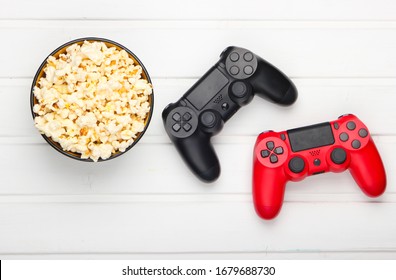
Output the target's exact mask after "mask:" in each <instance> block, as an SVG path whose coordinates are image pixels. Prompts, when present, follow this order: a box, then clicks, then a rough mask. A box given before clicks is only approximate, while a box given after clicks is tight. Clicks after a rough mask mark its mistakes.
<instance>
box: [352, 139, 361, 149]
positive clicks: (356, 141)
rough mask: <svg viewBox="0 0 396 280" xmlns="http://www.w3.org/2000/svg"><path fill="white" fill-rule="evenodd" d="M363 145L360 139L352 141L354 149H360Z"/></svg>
mask: <svg viewBox="0 0 396 280" xmlns="http://www.w3.org/2000/svg"><path fill="white" fill-rule="evenodd" d="M360 146H361V144H360V141H359V140H353V141H352V148H354V149H359V148H360Z"/></svg>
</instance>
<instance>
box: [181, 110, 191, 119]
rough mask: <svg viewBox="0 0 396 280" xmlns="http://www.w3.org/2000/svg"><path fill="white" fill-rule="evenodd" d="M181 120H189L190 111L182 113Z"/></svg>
mask: <svg viewBox="0 0 396 280" xmlns="http://www.w3.org/2000/svg"><path fill="white" fill-rule="evenodd" d="M183 120H185V121H189V120H191V114H190V113H188V112H187V113H185V114H184V115H183Z"/></svg>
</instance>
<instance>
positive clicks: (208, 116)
mask: <svg viewBox="0 0 396 280" xmlns="http://www.w3.org/2000/svg"><path fill="white" fill-rule="evenodd" d="M200 119H201V123H202V124H203V125H204V126H206V127H213V126H214V125H215V123H216V116H215V114H214V113H213V112H210V111H206V112H203V114H202V115H201V117H200Z"/></svg>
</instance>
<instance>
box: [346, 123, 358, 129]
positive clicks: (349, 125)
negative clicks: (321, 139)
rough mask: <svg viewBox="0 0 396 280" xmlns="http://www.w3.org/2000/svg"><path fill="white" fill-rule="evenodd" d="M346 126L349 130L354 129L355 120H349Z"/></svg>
mask: <svg viewBox="0 0 396 280" xmlns="http://www.w3.org/2000/svg"><path fill="white" fill-rule="evenodd" d="M346 126H347V128H348V129H349V130H354V129H355V128H356V124H355V123H354V122H347V125H346Z"/></svg>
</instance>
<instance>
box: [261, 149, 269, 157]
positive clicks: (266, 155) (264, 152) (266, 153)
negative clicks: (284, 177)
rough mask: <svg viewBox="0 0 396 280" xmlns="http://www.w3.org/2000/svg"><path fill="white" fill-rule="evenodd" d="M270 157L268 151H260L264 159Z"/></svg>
mask: <svg viewBox="0 0 396 280" xmlns="http://www.w3.org/2000/svg"><path fill="white" fill-rule="evenodd" d="M269 155H270V151H268V150H262V151H261V157H263V158H266V157H268V156H269Z"/></svg>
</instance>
